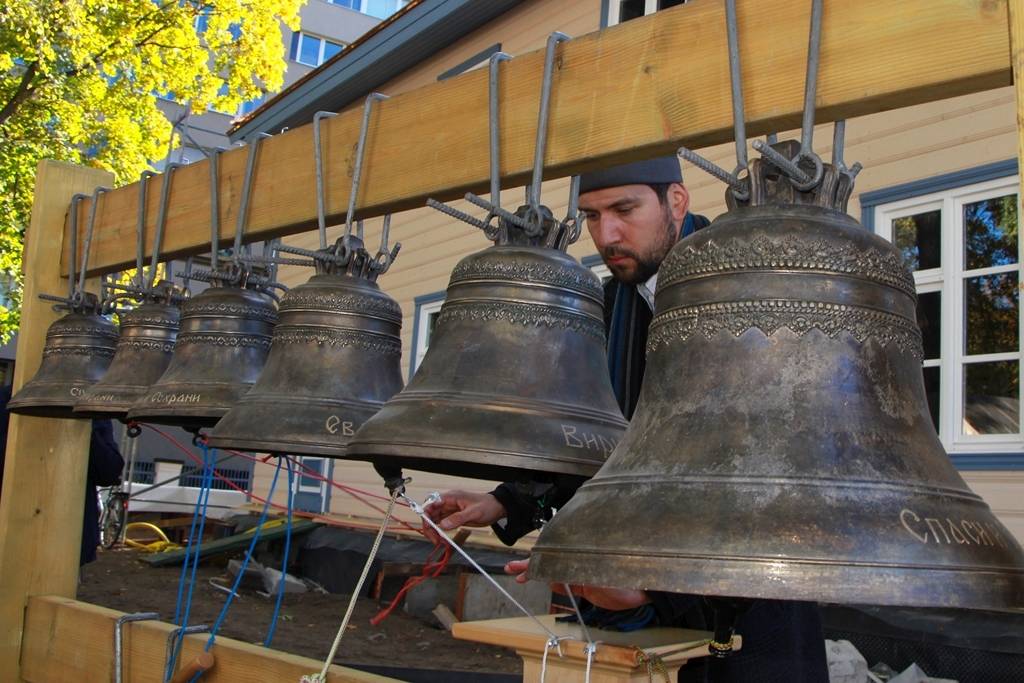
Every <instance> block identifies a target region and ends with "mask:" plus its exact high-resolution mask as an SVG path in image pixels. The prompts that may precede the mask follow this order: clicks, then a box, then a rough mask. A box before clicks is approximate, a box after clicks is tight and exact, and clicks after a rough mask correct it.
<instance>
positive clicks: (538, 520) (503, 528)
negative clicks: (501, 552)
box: [491, 477, 583, 545]
mask: <svg viewBox="0 0 1024 683" xmlns="http://www.w3.org/2000/svg"><path fill="white" fill-rule="evenodd" d="M582 483H583V479H580V478H578V477H564V478H561V479H559V480H557V481H556V482H555V483H553V484H549V483H539V482H515V483H513V482H505V483H504V484H500V485H499V486H498V488H496V489H494V490H493V491H491V495H492V496H494V497H495V498H497V499H498V502H499V503H501V504H502V506H504V508H505V512H506V516H505V518H504V519H502V520H499V521H498V522H497V523H495V524H492V525H491V529H492V530H493V531H494V533H495V535H496V536H497V537H498V539H499V540H501V542H502V543H504V544H505V545H513V544H514V543H515V542H516V541H518V540H519V539H520V538H522V537H523V536H525V535H526V534H528V533H530V532H531V531H533V530H534V529H539V528H540V527H541V526H542V525H543V524H544V522H546V521H547V520H549V519H551V517H552V515H554V513H555V510H557V509H559V508H560V507H562V506H563V505H565V504H566V503H567V502H569V499H570V498H572V497H573V495H574V494H575V493H576V489H578V488H579V487H580V485H581V484H582Z"/></svg>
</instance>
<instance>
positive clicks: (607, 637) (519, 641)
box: [452, 614, 739, 667]
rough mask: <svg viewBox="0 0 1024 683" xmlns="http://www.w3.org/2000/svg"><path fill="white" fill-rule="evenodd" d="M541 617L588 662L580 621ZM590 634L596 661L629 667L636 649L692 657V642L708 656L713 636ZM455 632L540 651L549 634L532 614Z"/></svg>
mask: <svg viewBox="0 0 1024 683" xmlns="http://www.w3.org/2000/svg"><path fill="white" fill-rule="evenodd" d="M538 619H540V621H541V622H542V623H543V624H544V625H545V626H546V627H547V628H548V629H550V630H551V632H552V633H554V634H555V635H558V636H566V637H568V638H569V640H564V641H562V654H563V655H564V656H565V657H568V658H571V659H574V660H577V661H582V662H586V660H587V654H586V651H585V650H584V646H585V645H586V639H585V637H584V635H583V631H582V629H581V628H580V627H579V625H578V624H569V623H560V622H556V621H555V615H553V614H548V615H544V616H540V617H538ZM590 633H591V637H592V638H593V639H594V640H596V641H600V643H601V646H600V647H599V648H598V650H597V652H596V653H595V654H594V661H595V662H598V663H602V664H610V665H615V666H629V667H632V666H634V665H635V663H636V648H640V649H641V650H644V651H650V652H655V653H658V654H665V653H668V652H673V653H675V651H676V650H680V649H683V648H684V646H687V648H686V650H685V651H686V653H687V655H688V656H689V657H693V656H696V655H697V653H695V652H690V651H689V649H690V648H689V646H690V645H692V646H693V648H694V649H697V648H701V647H702V651H701V653H700V654H701V655H706V654H707V647H706V645H704V646H701V645H700V643H704V642H705V641H706V640H707V639H708V638H709V637H710V636H711V634H710V633H709V632H707V631H693V630H689V629H682V628H663V627H658V628H648V629H643V630H642V631H632V632H628V633H625V632H622V631H606V630H602V629H596V628H592V629H590ZM452 635H453V636H455V637H456V638H458V639H460V640H471V641H473V642H477V643H486V644H488V645H498V646H500V647H508V648H512V649H514V650H521V651H524V652H534V653H538V654H540V653H543V652H544V647H545V643H547V640H548V636H547V634H546V633H544V632H543V631H541V630H540V627H539V626H537V624H536V623H535V622H534V621H533V619H530V618H529V617H515V618H511V619H488V620H486V621H463V622H460V623H457V624H455V625H453V626H452ZM738 642H739V641H738V640H737V643H738ZM684 658H685V657H684Z"/></svg>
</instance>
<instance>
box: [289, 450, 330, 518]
mask: <svg viewBox="0 0 1024 683" xmlns="http://www.w3.org/2000/svg"><path fill="white" fill-rule="evenodd" d="M315 460H319V461H321V462H322V463H323V464H322V465H321V472H320V476H322V477H324V478H325V479H326V478H327V463H328V462H329V459H328V458H326V457H324V456H317V455H313V456H310V455H301V456H299V460H298V462H300V463H302V465H305V466H306V467H312V465H311V464H310V463H311V462H313V461H315ZM303 474H305V475H306V476H311V475H309V474H308V473H307V472H306V469H305V468H304V467H299V468H298V471H297V472H296V473H295V475H296V476H295V493H314V494H316V495H318V496H320V507H321V508H323V507H324V505H325V503H326V500H327V482H326V481H318V482H317V483H316V485H315V486H311V485H309V484H303V483H302V475H303ZM321 512H323V510H322V509H321Z"/></svg>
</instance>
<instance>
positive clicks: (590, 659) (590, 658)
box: [583, 641, 597, 683]
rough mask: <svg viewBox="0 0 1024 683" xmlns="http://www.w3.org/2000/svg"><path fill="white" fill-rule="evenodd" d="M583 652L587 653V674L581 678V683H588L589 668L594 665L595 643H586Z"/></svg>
mask: <svg viewBox="0 0 1024 683" xmlns="http://www.w3.org/2000/svg"><path fill="white" fill-rule="evenodd" d="M583 651H584V652H586V653H587V673H586V674H584V676H583V683H590V667H591V666H592V665H593V664H594V655H596V654H597V641H592V642H589V643H587V644H586V645H585V646H584V647H583Z"/></svg>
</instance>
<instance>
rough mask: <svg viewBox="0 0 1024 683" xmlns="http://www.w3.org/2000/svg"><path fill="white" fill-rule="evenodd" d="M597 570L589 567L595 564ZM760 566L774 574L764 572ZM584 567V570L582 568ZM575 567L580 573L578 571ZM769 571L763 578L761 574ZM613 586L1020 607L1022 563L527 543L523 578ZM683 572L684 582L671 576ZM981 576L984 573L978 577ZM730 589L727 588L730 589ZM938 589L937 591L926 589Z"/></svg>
mask: <svg viewBox="0 0 1024 683" xmlns="http://www.w3.org/2000/svg"><path fill="white" fill-rule="evenodd" d="M598 567H599V570H598V571H594V569H595V568H598ZM788 567H798V568H807V567H811V568H814V569H815V570H817V571H815V573H814V575H813V576H812V577H810V578H808V577H807V576H801V575H794V576H791V577H786V576H782V575H781V570H784V569H786V568H788ZM767 568H774V569H776V570H777V571H774V572H767V571H766V569H767ZM588 570H589V571H588ZM581 572H582V574H583V575H581ZM769 573H771V574H774V576H773V577H772V578H771V579H770V580H767V579H766V575H767V574H769ZM612 574H613V575H614V578H613V579H611V582H612V583H614V585H616V587H619V588H633V589H639V590H654V591H666V592H673V593H691V594H697V595H709V596H721V597H746V598H757V599H766V600H807V601H813V602H831V603H844V604H864V605H886V606H902V607H948V608H966V609H1020V608H1024V568H1020V567H1017V568H1012V569H1004V568H1002V567H993V566H987V567H984V568H978V569H976V570H975V569H973V568H970V567H950V566H948V565H945V566H940V565H922V566H917V565H909V564H902V565H897V564H879V563H861V564H855V563H850V562H843V561H813V562H811V561H804V560H795V559H793V558H742V559H737V558H731V557H722V556H708V557H702V556H697V555H684V554H675V555H671V556H670V555H668V554H665V555H663V556H654V557H652V556H651V555H649V554H648V555H632V556H627V554H626V553H614V552H609V551H608V549H607V548H594V549H592V550H589V549H584V548H580V547H578V546H576V547H574V548H573V549H572V550H571V551H563V550H561V549H560V548H559V547H557V546H545V547H541V546H540V543H539V541H538V545H536V546H534V549H533V552H532V554H531V561H530V578H531V579H541V580H547V581H559V580H561V579H563V578H566V577H570V578H571V580H572V581H573V582H574V583H581V584H594V585H604V584H607V583H608V582H609V580H608V579H604V583H602V575H605V576H607V575H612ZM682 574H686V575H687V580H685V581H683V580H678V579H676V580H673V578H672V577H679V576H680V575H682ZM981 577H987V578H985V579H984V580H983V579H982V578H981ZM730 586H731V587H730ZM935 586H941V590H937V589H935V588H932V589H931V591H929V587H935Z"/></svg>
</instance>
